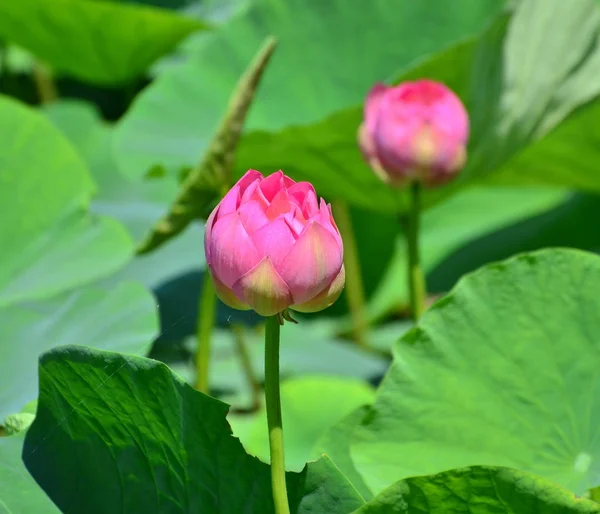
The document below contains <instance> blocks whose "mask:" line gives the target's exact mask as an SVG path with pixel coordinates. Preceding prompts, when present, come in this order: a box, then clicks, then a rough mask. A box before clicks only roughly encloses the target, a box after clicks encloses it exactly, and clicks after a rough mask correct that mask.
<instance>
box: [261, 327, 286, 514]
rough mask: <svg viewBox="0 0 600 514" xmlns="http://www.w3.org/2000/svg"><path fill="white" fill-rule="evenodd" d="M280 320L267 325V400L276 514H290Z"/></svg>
mask: <svg viewBox="0 0 600 514" xmlns="http://www.w3.org/2000/svg"><path fill="white" fill-rule="evenodd" d="M280 329H281V325H280V317H279V316H269V317H268V318H267V323H266V326H265V401H266V405H267V424H268V426H269V447H270V450H271V484H272V486H273V501H274V503H275V514H290V506H289V504H288V498H287V489H286V485H285V457H284V452H283V424H282V420H281V398H280V394H279V332H280Z"/></svg>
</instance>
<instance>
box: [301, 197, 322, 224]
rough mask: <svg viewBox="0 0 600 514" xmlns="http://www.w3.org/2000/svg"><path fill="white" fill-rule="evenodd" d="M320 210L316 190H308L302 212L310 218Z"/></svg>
mask: <svg viewBox="0 0 600 514" xmlns="http://www.w3.org/2000/svg"><path fill="white" fill-rule="evenodd" d="M318 212H319V204H318V203H317V194H316V193H315V192H314V191H308V192H307V193H306V197H305V198H304V203H303V204H302V213H303V214H304V216H305V217H306V218H307V219H309V218H311V217H313V216H314V215H315V214H316V213H318Z"/></svg>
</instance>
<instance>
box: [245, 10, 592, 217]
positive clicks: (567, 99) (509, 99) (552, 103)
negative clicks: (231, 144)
mask: <svg viewBox="0 0 600 514" xmlns="http://www.w3.org/2000/svg"><path fill="white" fill-rule="evenodd" d="M599 31H600V6H598V4H597V2H595V0H576V1H574V2H571V3H569V4H566V3H564V2H561V1H560V0H522V1H521V2H519V3H518V6H517V8H516V9H515V12H514V14H513V15H512V16H510V17H509V16H507V15H503V16H501V17H500V18H499V19H498V20H497V21H496V22H495V23H494V24H492V25H491V26H490V28H489V29H488V30H487V31H486V32H485V33H484V34H483V35H482V36H481V37H479V38H474V39H472V40H470V41H465V42H462V43H460V44H458V45H456V46H454V47H452V48H450V49H449V50H447V51H445V52H443V53H441V54H439V55H437V56H435V57H433V58H432V59H430V60H429V61H426V62H424V63H423V64H421V65H419V66H417V67H415V68H413V69H412V70H410V71H409V72H408V73H405V74H403V75H401V76H400V77H399V78H398V79H397V80H399V81H403V80H414V79H416V78H420V77H429V78H432V79H435V80H440V81H442V82H445V83H446V84H448V85H449V86H450V87H451V88H452V89H454V90H455V91H456V92H457V93H458V94H459V95H460V97H461V98H462V99H463V100H464V102H465V103H466V105H467V108H468V110H469V113H470V117H471V132H472V136H471V140H470V142H469V160H468V163H467V166H466V168H465V170H464V171H463V172H462V174H461V176H460V177H459V179H458V180H455V181H454V182H453V183H452V184H450V185H449V186H447V187H444V188H441V189H437V190H432V191H429V192H428V193H427V194H426V196H425V202H426V204H432V203H435V202H436V201H438V200H439V199H440V198H441V197H443V196H446V195H449V194H451V193H452V192H454V191H455V190H457V189H458V188H460V187H463V186H464V185H465V184H468V183H470V182H471V181H473V180H483V179H485V180H487V179H489V178H490V177H491V176H493V175H494V174H496V173H498V174H500V175H502V176H504V173H507V175H509V176H510V177H512V180H510V183H513V184H514V183H518V184H521V183H529V184H531V183H535V184H553V185H556V184H559V185H564V186H574V187H582V188H584V187H585V188H594V189H596V190H598V189H600V179H598V177H600V175H599V174H598V173H595V172H593V170H592V172H590V168H593V164H592V165H590V162H595V161H596V160H597V159H598V153H597V152H598V150H597V148H598V146H597V145H594V144H593V138H594V136H593V134H594V133H595V132H594V130H593V129H592V136H591V137H592V143H590V142H589V141H590V134H589V133H588V131H589V129H590V127H591V126H592V125H593V120H594V119H595V116H594V115H593V114H591V113H590V115H589V116H591V118H588V117H587V116H585V118H584V119H579V114H578V116H577V118H576V119H579V121H578V122H573V125H572V126H571V127H570V129H569V130H568V131H566V132H563V131H561V132H560V133H559V132H558V130H557V132H556V133H552V132H551V131H552V129H554V128H556V127H557V126H559V124H560V122H561V121H562V120H564V119H565V118H566V117H567V116H568V115H569V114H570V113H572V112H573V111H574V110H575V109H577V108H578V107H580V106H582V105H584V104H585V103H586V102H588V101H590V100H592V99H594V98H596V97H597V96H598V94H599V93H600V84H599V83H598V81H596V80H594V77H596V76H597V75H598V73H600V46H598V44H597V42H598V37H599ZM524 48H526V49H527V51H526V52H524V51H523V49H524ZM557 63H560V64H557ZM361 118H362V107H355V108H352V109H347V110H344V111H340V112H338V113H335V114H334V115H332V116H331V117H329V118H327V119H325V120H322V121H320V122H318V123H314V124H310V125H303V126H299V127H290V128H286V129H283V130H281V131H280V132H274V131H270V132H267V131H263V132H253V133H250V134H248V136H247V138H246V140H245V144H242V145H241V147H240V151H239V156H238V164H239V170H238V171H239V172H240V173H241V172H242V170H243V169H244V168H245V167H246V166H248V165H249V164H250V163H253V164H252V166H254V167H256V168H258V169H265V170H270V169H272V168H273V167H274V166H278V167H281V168H283V169H285V170H286V171H289V172H290V173H291V175H292V176H293V177H294V178H298V179H303V180H309V181H312V182H313V183H314V185H315V187H317V189H318V190H320V191H322V192H323V193H327V194H328V195H331V196H335V195H338V196H343V197H344V198H346V199H348V200H349V201H351V202H353V203H356V204H359V205H363V206H365V207H369V208H373V209H379V210H388V211H394V210H403V209H404V208H405V198H404V196H403V195H402V194H394V193H393V192H392V191H391V190H390V189H389V188H386V187H385V186H383V185H382V184H378V183H377V181H376V180H375V179H374V177H373V176H372V173H371V172H370V170H369V169H368V167H367V166H366V165H365V164H364V162H363V159H362V158H361V156H360V154H359V151H358V148H357V145H356V131H357V127H358V125H359V123H360V121H361ZM584 120H585V121H584ZM545 137H548V138H549V141H548V143H546V144H543V141H544V138H545ZM550 147H558V150H557V151H556V152H555V153H557V154H559V155H560V157H561V158H560V159H559V160H555V154H554V153H552V152H550V151H549V150H548V149H549V148H550ZM267 149H268V151H267ZM565 149H569V153H568V154H567V153H566V152H565ZM521 154H523V157H521ZM525 164H527V166H525ZM561 166H564V167H561ZM504 167H507V169H508V170H511V172H510V173H509V171H506V172H505V171H504V169H503V168H504ZM557 168H560V170H559V171H557ZM548 169H550V170H551V171H550V172H547V170H548ZM504 180H505V183H506V181H507V180H508V177H506V178H505V179H504Z"/></svg>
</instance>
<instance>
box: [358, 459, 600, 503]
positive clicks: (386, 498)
mask: <svg viewBox="0 0 600 514" xmlns="http://www.w3.org/2000/svg"><path fill="white" fill-rule="evenodd" d="M413 512H427V513H428V514H446V513H448V512H452V513H456V514H489V513H494V514H531V513H533V512H535V513H537V514H592V513H597V512H600V505H598V504H597V503H595V502H593V501H590V500H586V499H582V498H577V497H575V496H574V495H573V494H571V493H569V492H568V491H565V490H564V489H562V488H561V487H558V486H557V485H556V484H554V483H552V482H550V481H549V480H544V479H542V478H539V477H536V476H535V475H531V474H529V473H523V472H521V471H516V470H513V469H508V468H492V467H473V468H463V469H456V470H452V471H446V472H445V473H440V474H439V475H433V476H425V477H416V478H409V479H407V480H404V481H403V482H399V483H396V484H394V485H392V486H390V487H389V488H388V489H386V490H385V491H383V492H382V493H381V494H379V495H378V496H377V497H376V498H375V499H373V500H372V501H370V502H369V503H367V504H366V505H364V506H363V507H361V508H360V509H358V510H356V511H355V512H354V513H353V514H409V513H413Z"/></svg>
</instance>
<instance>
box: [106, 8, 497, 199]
mask: <svg viewBox="0 0 600 514" xmlns="http://www.w3.org/2000/svg"><path fill="white" fill-rule="evenodd" d="M502 8H503V2H502V1H498V0H455V1H454V2H453V3H452V4H449V3H448V2H446V1H445V0H430V2H429V3H427V4H422V3H419V2H413V1H411V0H400V1H399V0H373V1H371V2H369V7H368V9H367V8H365V5H364V3H363V2H361V1H360V0H335V1H330V2H322V1H321V0H310V1H305V0H285V1H282V0H277V1H273V0H256V1H254V2H252V3H250V4H249V5H248V7H247V9H245V10H244V11H242V12H241V13H240V14H239V15H238V16H236V17H234V18H233V19H232V20H230V21H229V22H228V23H227V24H226V25H224V26H223V27H222V28H221V29H220V30H219V31H215V32H214V33H211V34H208V35H204V34H202V35H199V36H196V37H194V38H192V39H191V40H190V41H189V42H187V44H186V45H185V47H184V49H185V51H186V54H187V56H188V58H187V60H186V62H185V63H184V64H183V65H181V66H178V67H172V68H171V69H170V70H168V71H167V72H165V73H163V74H162V75H161V76H160V77H159V78H158V80H157V81H156V82H155V83H153V84H152V85H151V86H150V87H149V88H147V89H146V90H145V91H144V92H143V93H142V94H141V95H140V97H139V98H138V100H137V101H136V103H135V105H134V106H133V107H132V109H131V110H130V111H129V113H128V114H127V115H126V117H125V118H124V120H123V122H122V123H121V124H120V127H119V130H118V134H117V140H116V144H117V150H118V154H117V157H118V162H119V166H120V167H121V169H122V170H123V171H124V172H126V173H128V174H131V175H132V176H136V177H139V176H142V175H143V174H144V173H145V172H146V171H147V170H148V169H150V168H152V167H153V166H154V165H162V166H165V167H166V168H169V169H179V168H181V167H182V166H189V165H193V164H195V163H196V162H198V160H199V158H200V156H201V155H202V153H203V151H204V149H205V147H206V145H207V144H208V142H209V140H210V137H211V135H212V133H213V131H214V129H215V128H216V126H217V123H218V120H219V119H220V117H221V116H222V114H223V112H224V111H225V106H226V103H227V99H228V96H229V94H230V93H231V91H232V90H233V87H234V84H235V82H236V80H237V78H238V77H239V75H240V74H241V73H242V71H243V69H244V67H245V66H246V64H247V63H248V62H249V61H250V59H251V57H252V55H253V53H254V52H255V51H256V49H257V48H258V47H259V46H260V44H261V42H262V41H263V39H264V38H265V37H266V36H268V35H274V36H276V37H277V38H278V40H279V45H278V49H277V52H276V54H275V56H274V58H273V62H272V64H271V65H270V66H269V70H268V72H267V74H266V75H265V78H264V82H263V84H262V85H261V89H260V92H259V94H258V95H257V99H256V103H255V105H254V106H253V108H252V112H251V113H250V116H249V119H248V122H247V125H246V127H247V129H248V130H268V131H274V130H279V129H283V128H284V127H287V126H289V125H291V124H294V125H295V124H306V123H313V122H316V121H318V120H321V119H322V118H324V117H326V116H328V115H329V114H331V113H333V112H335V111H336V110H338V109H343V108H346V107H348V106H352V105H356V104H358V103H360V102H362V98H363V96H364V94H365V93H366V92H367V90H368V89H369V87H371V85H372V83H373V82H374V81H376V80H384V79H387V78H388V77H389V76H390V74H391V73H393V72H397V70H398V69H401V68H403V67H405V66H407V65H408V64H409V63H411V62H412V61H414V60H415V59H419V58H422V57H423V56H424V55H427V54H429V53H432V52H436V51H439V50H440V49H441V48H443V47H445V46H447V45H449V44H451V43H453V42H455V41H457V40H459V39H461V38H464V37H465V36H467V35H471V34H474V33H477V32H478V31H480V30H482V28H483V26H484V25H485V23H487V22H488V21H489V20H491V19H492V18H493V16H494V14H496V13H498V12H499V11H500V10H502ZM357 34H360V38H358V37H357ZM290 70H293V71H292V72H290ZM356 127H357V125H354V126H347V127H343V129H344V130H343V134H344V136H346V135H347V134H348V133H349V132H351V133H352V136H351V137H352V144H354V141H355V131H356ZM338 128H340V127H336V129H338ZM306 133H308V134H309V133H310V131H305V134H306ZM268 134H271V132H269V133H268ZM273 135H275V133H274V134H273ZM257 137H260V136H259V135H257ZM277 137H278V140H277V141H276V142H274V141H272V142H274V143H275V144H274V146H273V147H272V148H270V149H269V153H270V152H273V156H272V157H270V156H267V155H264V154H263V155H261V153H262V152H263V150H264V148H265V146H266V145H265V146H263V147H262V149H261V150H258V147H257V148H256V152H254V154H253V155H252V157H251V159H250V160H251V161H252V163H250V161H249V159H248V157H247V155H248V146H246V152H242V155H246V157H241V158H240V160H239V166H240V167H243V166H248V167H253V168H257V169H260V170H261V171H265V172H271V171H276V170H277V169H279V168H283V169H284V171H289V172H294V171H296V168H297V169H304V168H309V167H310V166H312V165H313V164H315V163H314V162H311V157H312V160H313V161H318V163H319V164H320V167H321V169H322V168H323V162H325V161H327V154H323V155H320V154H317V153H314V154H311V155H309V156H308V157H307V156H306V155H302V156H301V155H299V154H298V153H296V154H295V155H294V156H292V155H290V156H286V158H285V159H281V158H280V157H281V156H282V155H285V147H286V146H289V143H290V140H291V139H292V138H293V135H292V137H290V138H287V139H286V138H285V137H282V138H280V139H279V136H278V135H277ZM317 137H318V138H324V139H325V140H324V141H323V144H324V145H325V146H328V150H332V149H333V148H331V146H330V145H331V143H333V142H335V141H336V140H337V138H338V136H337V134H336V130H330V131H329V133H328V134H324V133H323V132H322V131H320V132H319V135H318V136H317ZM254 142H255V141H254V140H253V141H252V142H251V143H249V144H250V146H252V145H253V144H254ZM346 142H347V141H346ZM298 143H299V144H303V142H302V143H301V142H300V141H298ZM295 150H297V149H295ZM276 156H277V157H278V158H276ZM297 157H301V159H296V158H297ZM267 159H268V161H267ZM331 162H333V161H331ZM290 163H294V166H293V168H294V169H292V168H291V167H290ZM337 164H338V163H337V162H336V165H337ZM273 166H275V169H271V168H272V167H273ZM333 176H335V175H333ZM344 176H345V177H346V179H348V178H349V175H348V174H345V175H344ZM353 178H354V177H353ZM370 178H371V175H370V174H369V173H367V174H366V179H365V180H364V183H365V184H367V185H372V186H373V191H372V194H374V195H375V196H377V195H378V194H380V193H381V191H382V187H381V186H379V184H378V182H377V180H375V179H373V180H369V179H370ZM327 180H328V179H323V180H322V182H323V181H325V182H327ZM350 182H351V183H350V184H349V185H348V189H350V190H354V189H356V188H357V185H356V184H355V183H354V181H350ZM315 185H317V184H316V183H315ZM330 186H331V183H330ZM378 186H379V187H378ZM338 187H339V188H340V189H344V190H346V186H345V185H344V184H338ZM358 187H360V184H359V186H358ZM329 191H331V187H329ZM383 191H385V188H383ZM323 192H325V191H323ZM361 195H364V192H362V193H361ZM384 196H385V193H384ZM387 204H388V205H389V201H388V202H387Z"/></svg>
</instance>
